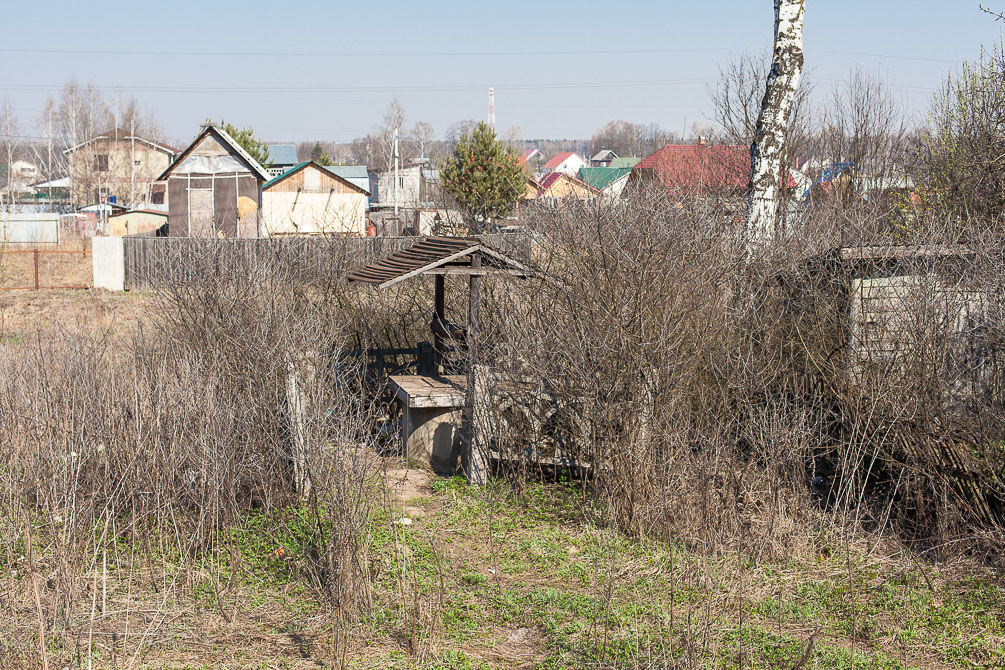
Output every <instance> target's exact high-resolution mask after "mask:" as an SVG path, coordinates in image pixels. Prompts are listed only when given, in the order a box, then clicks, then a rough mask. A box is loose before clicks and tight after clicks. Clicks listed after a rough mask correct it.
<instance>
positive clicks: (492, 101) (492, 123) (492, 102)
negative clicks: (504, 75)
mask: <svg viewBox="0 0 1005 670" xmlns="http://www.w3.org/2000/svg"><path fill="white" fill-rule="evenodd" d="M489 128H491V129H492V130H495V129H496V90H495V89H494V88H490V89H489Z"/></svg>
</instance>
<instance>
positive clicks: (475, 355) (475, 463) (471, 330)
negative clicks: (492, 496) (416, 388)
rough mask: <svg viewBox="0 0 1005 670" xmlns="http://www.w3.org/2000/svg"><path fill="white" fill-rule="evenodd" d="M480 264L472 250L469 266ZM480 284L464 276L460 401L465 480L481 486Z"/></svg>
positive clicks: (484, 461)
mask: <svg viewBox="0 0 1005 670" xmlns="http://www.w3.org/2000/svg"><path fill="white" fill-rule="evenodd" d="M481 265H482V255H481V253H479V252H475V253H473V254H472V255H471V268H472V269H474V268H480V267H481ZM481 285H482V278H481V277H479V276H478V275H475V274H472V275H471V276H470V277H469V278H468V333H467V334H468V387H467V389H466V392H465V401H464V414H465V418H466V419H467V421H466V422H465V423H466V432H467V435H466V439H465V440H464V462H463V467H464V474H465V475H466V476H467V479H468V483H469V484H471V485H473V486H482V485H484V484H485V483H486V482H487V481H488V453H487V452H488V445H486V444H485V438H486V435H485V431H483V430H481V429H480V428H481V425H482V420H483V418H484V415H485V411H486V410H487V407H486V396H487V380H486V379H485V377H486V369H485V366H484V365H481V363H480V361H481V356H480V342H479V335H480V333H479V328H480V323H479V322H480V320H481V311H482V300H481V297H482V294H481Z"/></svg>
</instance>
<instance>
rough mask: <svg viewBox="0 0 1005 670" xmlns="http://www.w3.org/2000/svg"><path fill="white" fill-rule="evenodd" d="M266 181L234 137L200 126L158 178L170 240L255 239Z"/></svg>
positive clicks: (209, 127) (269, 177)
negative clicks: (164, 191)
mask: <svg viewBox="0 0 1005 670" xmlns="http://www.w3.org/2000/svg"><path fill="white" fill-rule="evenodd" d="M269 179H271V175H269V173H268V172H267V171H266V170H265V168H263V167H262V166H261V165H259V164H258V162H257V161H256V160H255V159H254V158H252V157H251V156H250V155H249V154H248V152H246V151H245V150H244V149H243V148H242V147H241V145H239V144H238V143H237V142H236V141H234V138H232V137H231V136H230V135H228V134H227V133H226V132H225V131H223V130H222V129H220V128H217V127H216V126H213V125H207V126H205V127H203V130H202V132H200V133H199V136H198V137H196V138H195V141H193V142H192V144H190V145H189V146H188V148H187V149H185V150H184V151H183V152H182V153H181V154H180V155H179V156H178V158H176V159H175V160H174V162H173V163H171V165H169V166H168V168H167V170H165V171H164V173H163V174H161V176H160V177H159V178H158V181H164V180H166V181H167V185H168V187H167V190H168V236H170V237H259V236H260V230H259V210H260V209H261V193H260V187H261V185H262V184H264V183H265V182H267V181H269Z"/></svg>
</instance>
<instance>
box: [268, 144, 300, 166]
mask: <svg viewBox="0 0 1005 670" xmlns="http://www.w3.org/2000/svg"><path fill="white" fill-rule="evenodd" d="M269 160H271V161H272V164H273V165H275V166H279V165H296V164H297V163H299V162H300V160H299V159H298V158H297V145H295V144H270V145H269Z"/></svg>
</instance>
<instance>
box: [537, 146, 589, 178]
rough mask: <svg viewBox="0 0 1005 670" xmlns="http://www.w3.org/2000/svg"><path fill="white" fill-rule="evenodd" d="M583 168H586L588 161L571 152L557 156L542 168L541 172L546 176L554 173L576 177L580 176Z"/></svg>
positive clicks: (564, 152)
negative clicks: (580, 170)
mask: <svg viewBox="0 0 1005 670" xmlns="http://www.w3.org/2000/svg"><path fill="white" fill-rule="evenodd" d="M582 167H586V161H584V160H583V159H582V158H580V157H579V155H578V154H575V153H573V152H571V151H563V152H562V153H558V154H555V155H554V156H553V157H552V159H551V160H550V161H548V162H547V163H545V164H544V165H543V166H541V172H542V173H544V174H546V175H547V174H551V173H552V172H561V173H562V174H567V175H569V176H571V177H575V176H576V175H577V174H579V168H582Z"/></svg>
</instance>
